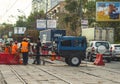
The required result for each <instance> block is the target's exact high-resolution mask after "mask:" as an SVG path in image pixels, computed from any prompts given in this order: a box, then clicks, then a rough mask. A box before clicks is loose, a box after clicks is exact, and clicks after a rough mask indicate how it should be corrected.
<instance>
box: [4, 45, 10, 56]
mask: <svg viewBox="0 0 120 84" xmlns="http://www.w3.org/2000/svg"><path fill="white" fill-rule="evenodd" d="M4 52H5V53H7V54H9V53H10V46H8V47H5V51H4Z"/></svg>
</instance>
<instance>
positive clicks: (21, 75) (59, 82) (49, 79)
mask: <svg viewBox="0 0 120 84" xmlns="http://www.w3.org/2000/svg"><path fill="white" fill-rule="evenodd" d="M18 66H19V68H18ZM7 67H9V68H8V69H9V71H11V73H12V75H14V77H15V78H16V79H17V82H18V83H16V82H15V81H14V79H13V80H10V79H11V78H10V77H9V76H8V77H4V76H1V77H2V78H1V79H3V80H4V81H2V80H1V81H2V82H3V83H2V84H72V83H70V82H68V81H67V80H65V79H62V78H61V77H59V76H57V75H55V74H53V73H50V72H49V71H46V70H44V69H41V68H39V67H37V65H34V66H33V65H27V66H23V65H8V66H7ZM26 67H27V68H26ZM28 70H29V71H28ZM23 71H24V72H23ZM1 75H2V73H1Z"/></svg>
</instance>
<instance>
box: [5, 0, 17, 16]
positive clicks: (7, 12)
mask: <svg viewBox="0 0 120 84" xmlns="http://www.w3.org/2000/svg"><path fill="white" fill-rule="evenodd" d="M16 2H17V0H15V2H14V3H13V4H12V5H11V6H10V7H9V8H8V9H7V10H6V12H5V13H3V17H4V16H5V15H6V14H7V13H8V12H9V11H10V9H12V7H13V6H14V5H15V4H16Z"/></svg>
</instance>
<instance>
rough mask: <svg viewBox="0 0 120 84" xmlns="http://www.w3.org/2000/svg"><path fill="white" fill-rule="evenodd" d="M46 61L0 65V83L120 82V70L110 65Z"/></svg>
mask: <svg viewBox="0 0 120 84" xmlns="http://www.w3.org/2000/svg"><path fill="white" fill-rule="evenodd" d="M45 62H47V63H46V65H45V66H43V65H32V64H29V65H27V66H24V65H0V84H78V82H79V84H120V81H119V78H120V75H119V74H120V71H116V70H114V69H110V68H108V67H99V66H94V65H90V64H89V63H88V66H86V65H85V66H82V67H81V66H80V67H69V66H67V65H57V64H55V63H51V62H49V61H45ZM57 68H58V69H57ZM83 78H84V79H83ZM76 80H77V81H76ZM76 82H77V83H76ZM97 82H101V83H97Z"/></svg>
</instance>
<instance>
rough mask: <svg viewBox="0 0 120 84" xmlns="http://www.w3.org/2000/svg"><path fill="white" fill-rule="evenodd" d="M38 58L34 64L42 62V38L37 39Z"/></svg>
mask: <svg viewBox="0 0 120 84" xmlns="http://www.w3.org/2000/svg"><path fill="white" fill-rule="evenodd" d="M35 48H36V51H35V52H36V57H35V60H34V62H33V64H37V65H39V64H41V60H40V54H41V42H40V38H38V39H37V45H36V47H35Z"/></svg>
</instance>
